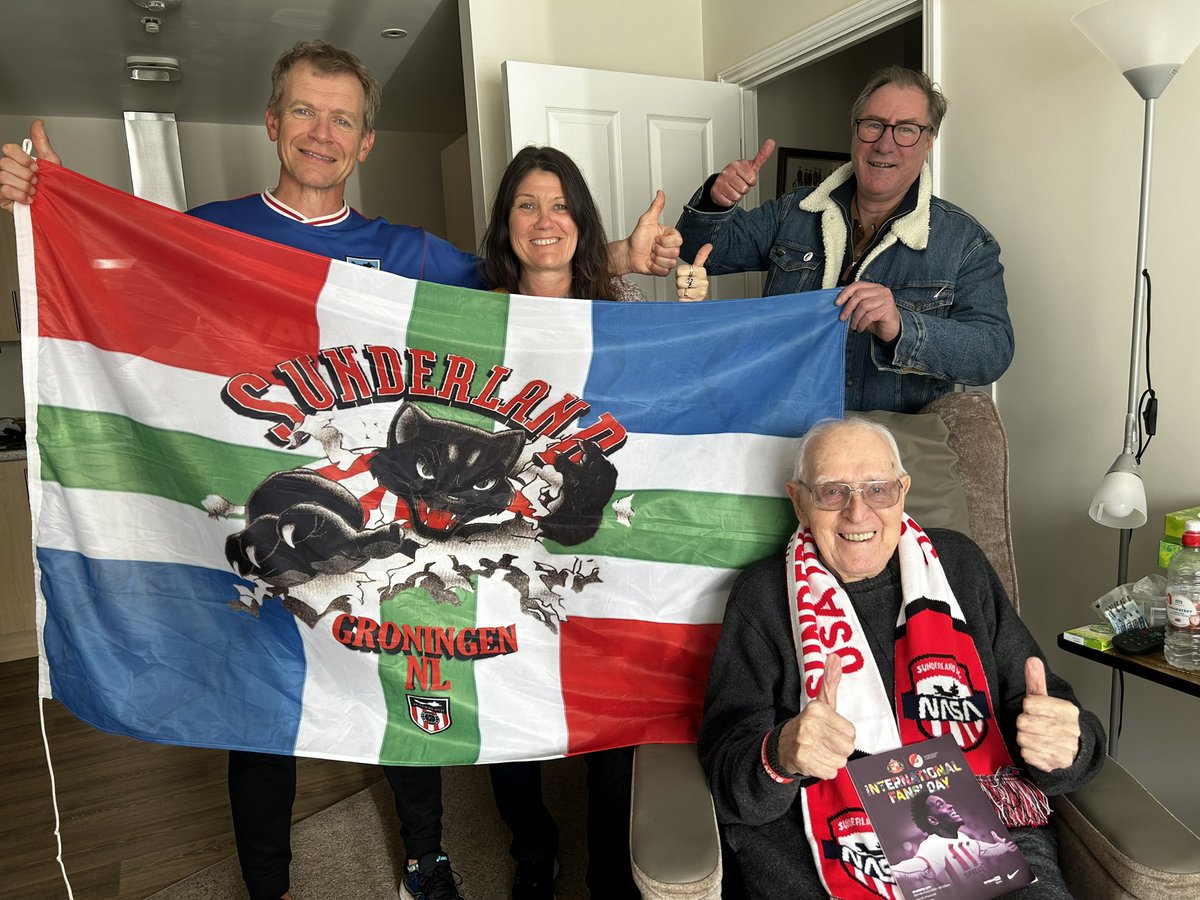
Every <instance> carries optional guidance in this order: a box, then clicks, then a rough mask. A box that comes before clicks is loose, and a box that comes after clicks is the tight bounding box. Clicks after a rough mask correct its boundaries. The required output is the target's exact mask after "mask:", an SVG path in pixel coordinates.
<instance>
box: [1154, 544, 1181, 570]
mask: <svg viewBox="0 0 1200 900" xmlns="http://www.w3.org/2000/svg"><path fill="white" fill-rule="evenodd" d="M1180 547H1182V544H1176V543H1172V542H1171V541H1159V542H1158V567H1159V568H1160V569H1165V568H1166V567H1167V566H1169V565H1170V564H1171V557H1172V556H1174V555H1175V554H1176V553H1178V552H1179V549H1180Z"/></svg>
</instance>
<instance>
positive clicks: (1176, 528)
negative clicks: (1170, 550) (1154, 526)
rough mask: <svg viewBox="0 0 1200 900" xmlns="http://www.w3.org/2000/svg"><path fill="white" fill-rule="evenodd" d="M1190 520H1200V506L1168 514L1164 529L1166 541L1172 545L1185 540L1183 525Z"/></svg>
mask: <svg viewBox="0 0 1200 900" xmlns="http://www.w3.org/2000/svg"><path fill="white" fill-rule="evenodd" d="M1188 519H1200V506H1193V507H1192V508H1191V509H1181V510H1179V511H1178V512H1172V513H1167V521H1166V526H1165V527H1164V528H1163V538H1164V540H1166V541H1169V542H1170V543H1172V544H1178V543H1179V542H1180V541H1181V540H1183V524H1184V523H1185V522H1186V521H1187V520H1188Z"/></svg>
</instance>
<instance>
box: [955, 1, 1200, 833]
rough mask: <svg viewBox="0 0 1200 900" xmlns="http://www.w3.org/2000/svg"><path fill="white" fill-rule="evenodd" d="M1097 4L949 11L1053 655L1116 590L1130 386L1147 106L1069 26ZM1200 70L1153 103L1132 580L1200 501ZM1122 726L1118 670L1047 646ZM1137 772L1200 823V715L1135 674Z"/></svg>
mask: <svg viewBox="0 0 1200 900" xmlns="http://www.w3.org/2000/svg"><path fill="white" fill-rule="evenodd" d="M1087 5H1089V4H1088V2H1087V0H978V2H974V3H944V4H943V10H944V12H943V16H944V18H943V29H944V31H943V33H944V44H943V47H942V65H943V69H942V74H943V79H942V80H943V82H944V84H945V88H946V93H947V95H948V96H949V97H950V101H951V105H950V112H949V114H948V115H947V118H946V125H945V127H944V129H943V132H942V137H941V139H940V140H941V143H942V166H943V169H942V173H943V183H942V185H941V190H940V193H942V194H944V195H945V196H946V197H948V198H949V199H950V200H953V201H955V202H957V203H960V204H961V205H962V206H964V207H966V208H967V209H969V210H970V211H971V212H972V213H974V214H975V215H976V216H978V217H979V218H980V219H981V220H982V221H983V222H984V223H985V224H986V225H987V226H988V227H989V228H990V229H992V230H993V231H994V232H995V234H996V236H997V237H998V239H999V241H1000V244H1001V246H1002V247H1003V248H1004V249H1003V254H1002V257H1001V259H1002V261H1003V262H1004V264H1005V267H1006V283H1007V286H1008V294H1009V305H1010V309H1011V311H1012V317H1013V324H1014V327H1015V330H1016V343H1017V354H1016V358H1015V360H1014V362H1013V364H1012V367H1011V369H1010V370H1009V372H1008V374H1007V375H1005V376H1004V378H1003V380H1002V381H1001V382H1000V386H999V400H1000V407H1001V410H1002V413H1003V416H1004V421H1005V423H1006V425H1007V428H1008V433H1009V439H1010V443H1011V452H1012V494H1013V527H1014V537H1015V541H1016V552H1017V563H1018V566H1019V571H1020V572H1021V593H1022V614H1023V616H1024V618H1025V619H1026V621H1028V622H1029V623H1030V624H1031V626H1032V627H1033V630H1034V632H1035V634H1036V636H1037V637H1038V639H1039V640H1040V641H1041V642H1042V646H1043V647H1047V648H1049V647H1051V645H1052V643H1053V636H1054V634H1055V633H1056V632H1058V631H1061V630H1062V629H1064V628H1067V627H1070V626H1072V625H1075V624H1081V623H1083V622H1086V621H1087V620H1089V619H1090V618H1091V611H1090V609H1089V608H1088V604H1089V603H1090V601H1092V600H1093V599H1095V598H1096V597H1098V596H1100V595H1101V594H1103V593H1104V592H1105V591H1106V590H1108V589H1109V588H1110V587H1111V586H1112V584H1113V583H1114V582H1115V579H1116V560H1117V533H1116V532H1114V531H1110V530H1108V529H1105V528H1102V527H1101V526H1099V525H1096V524H1094V523H1093V522H1092V521H1091V520H1090V519H1089V518H1088V516H1087V507H1088V504H1089V501H1090V499H1091V495H1092V492H1093V490H1094V489H1095V486H1096V484H1097V482H1098V481H1099V479H1100V477H1101V476H1102V475H1103V474H1104V472H1105V470H1106V469H1107V468H1108V466H1109V465H1110V464H1111V463H1112V461H1113V459H1114V458H1115V456H1116V455H1117V452H1118V451H1119V450H1120V448H1121V442H1122V435H1123V430H1122V429H1123V422H1124V414H1125V409H1126V398H1127V387H1128V380H1129V349H1130V330H1131V322H1132V309H1133V306H1132V304H1133V289H1134V263H1135V250H1136V239H1137V212H1138V179H1139V172H1140V166H1141V138H1142V121H1143V119H1142V115H1143V109H1144V104H1143V102H1142V100H1141V99H1140V98H1139V97H1138V95H1137V94H1136V93H1135V92H1134V90H1133V88H1131V87H1130V86H1129V84H1128V83H1127V82H1126V81H1125V79H1124V78H1123V77H1121V75H1120V73H1118V72H1117V70H1116V69H1115V68H1114V67H1113V66H1112V65H1111V64H1110V63H1109V62H1108V61H1107V60H1106V59H1105V58H1104V57H1103V56H1102V55H1101V54H1100V53H1099V51H1097V50H1096V49H1095V48H1094V47H1093V46H1092V45H1091V43H1089V42H1088V41H1087V39H1086V38H1084V37H1083V35H1082V34H1081V33H1079V32H1078V31H1077V30H1076V29H1075V28H1074V26H1072V25H1071V23H1070V17H1071V15H1073V14H1074V13H1075V12H1077V11H1078V10H1080V9H1082V8H1084V7H1085V6H1087ZM1198 106H1200V56H1193V58H1192V60H1191V62H1190V63H1189V64H1188V65H1186V66H1184V67H1183V69H1182V70H1180V73H1179V74H1178V75H1177V76H1176V77H1175V80H1174V81H1173V82H1172V84H1171V85H1170V86H1169V87H1168V88H1167V90H1166V91H1165V93H1164V94H1163V96H1162V98H1161V99H1160V100H1159V101H1158V104H1157V109H1156V124H1157V127H1156V133H1155V143H1156V147H1155V154H1154V179H1153V193H1152V204H1151V210H1150V240H1149V245H1148V246H1149V252H1148V263H1149V268H1150V271H1151V274H1152V277H1153V279H1154V284H1153V298H1152V302H1153V325H1154V329H1153V346H1152V362H1153V363H1154V370H1153V373H1152V375H1153V378H1154V385H1155V389H1156V391H1157V393H1158V396H1159V401H1160V404H1161V405H1160V411H1159V420H1158V431H1159V435H1158V437H1156V438H1155V439H1154V441H1153V443H1152V444H1151V446H1150V448H1149V450H1148V451H1147V453H1146V455H1145V457H1144V459H1143V464H1142V469H1143V477H1144V480H1145V483H1146V489H1147V495H1148V499H1149V510H1150V512H1149V522H1148V523H1147V524H1146V526H1145V527H1143V528H1141V529H1139V530H1138V531H1136V532H1135V535H1134V541H1133V549H1132V556H1131V561H1130V575H1131V577H1140V576H1142V575H1144V574H1147V573H1148V572H1150V571H1152V570H1153V569H1154V567H1155V565H1156V550H1157V541H1158V536H1159V535H1160V534H1161V533H1162V525H1163V515H1164V513H1166V512H1168V511H1170V510H1174V509H1182V508H1184V507H1187V506H1193V505H1196V504H1197V503H1200V474H1198V473H1197V470H1189V469H1188V468H1187V466H1188V464H1189V463H1193V462H1194V461H1195V460H1196V459H1197V458H1200V457H1198V453H1197V447H1200V402H1198V400H1197V397H1198V396H1200V394H1198V393H1197V391H1196V390H1195V389H1194V388H1193V387H1192V384H1191V383H1192V382H1194V377H1193V374H1192V368H1191V366H1189V365H1188V362H1189V361H1190V360H1191V359H1194V358H1195V356H1196V339H1195V335H1194V334H1193V333H1191V331H1190V329H1189V328H1188V326H1187V324H1186V323H1187V322H1188V319H1187V316H1188V315H1189V314H1190V312H1191V311H1194V310H1195V303H1196V295H1195V287H1194V280H1195V279H1194V278H1193V273H1192V271H1191V266H1190V262H1189V261H1190V260H1192V259H1194V257H1195V249H1194V243H1195V237H1194V234H1193V229H1192V227H1191V222H1192V218H1193V213H1194V209H1195V202H1196V185H1197V179H1196V174H1195V160H1194V157H1195V148H1196V145H1197V142H1198V141H1200V122H1198V121H1197V119H1196V115H1195V111H1196V109H1197V107H1198ZM1047 652H1048V653H1049V655H1050V660H1051V663H1052V664H1053V665H1054V666H1055V667H1056V668H1058V669H1059V670H1061V671H1062V672H1063V673H1064V674H1065V675H1067V677H1068V678H1069V679H1070V680H1071V681H1072V683H1073V684H1074V685H1075V687H1076V689H1077V690H1078V691H1079V693H1080V695H1081V697H1082V698H1083V700H1084V701H1085V703H1086V704H1087V705H1088V706H1090V707H1091V708H1092V709H1094V710H1097V711H1100V712H1101V718H1102V719H1103V720H1104V721H1106V722H1107V704H1108V682H1109V679H1108V670H1107V669H1104V670H1101V668H1100V667H1098V666H1095V665H1093V664H1091V663H1088V662H1086V661H1083V660H1078V659H1075V658H1068V657H1066V656H1065V655H1064V654H1062V653H1061V652H1060V651H1057V650H1054V649H1048V651H1047ZM1126 685H1127V692H1126V702H1125V728H1124V732H1123V735H1122V738H1121V746H1120V758H1121V760H1122V762H1124V763H1126V765H1127V766H1128V767H1129V768H1130V769H1131V770H1132V771H1133V773H1134V774H1135V775H1136V776H1137V777H1138V778H1140V779H1142V780H1143V781H1144V782H1145V783H1146V784H1147V786H1148V787H1150V789H1151V790H1152V791H1154V792H1155V793H1156V794H1157V795H1158V796H1159V797H1160V798H1162V799H1163V800H1164V801H1165V802H1166V803H1167V805H1168V806H1169V807H1170V808H1171V809H1172V810H1173V811H1174V812H1175V813H1176V814H1177V815H1179V816H1180V817H1181V818H1182V819H1184V820H1185V821H1186V822H1187V823H1188V824H1190V825H1191V827H1192V828H1194V829H1196V828H1200V779H1196V778H1193V777H1190V773H1191V772H1193V771H1194V770H1195V748H1196V746H1197V744H1198V742H1200V724H1197V723H1200V707H1198V706H1197V701H1196V699H1195V698H1192V697H1182V696H1180V695H1179V694H1176V693H1172V692H1170V691H1168V690H1166V689H1165V688H1161V687H1158V686H1156V685H1153V684H1149V683H1147V682H1145V681H1142V680H1140V679H1137V678H1128V679H1126Z"/></svg>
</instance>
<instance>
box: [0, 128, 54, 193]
mask: <svg viewBox="0 0 1200 900" xmlns="http://www.w3.org/2000/svg"><path fill="white" fill-rule="evenodd" d="M29 137H30V140H31V142H32V143H33V152H34V153H36V154H37V157H36V158H35V157H32V156H30V155H29V154H28V153H26V152H25V151H24V149H22V147H21V145H20V144H5V145H4V146H3V147H0V209H3V210H4V211H5V212H12V205H13V203H30V202H32V200H33V195H34V194H36V193H37V188H36V187H35V185H36V184H37V161H38V160H39V159H44V160H47V161H48V162H52V163H58V162H60V160H59V158H58V154H57V153H55V152H54V148H53V147H52V146H50V139H49V138H48V137H46V125H45V123H44V122H42V120H41V119H34V120H33V124H32V125H30V126H29Z"/></svg>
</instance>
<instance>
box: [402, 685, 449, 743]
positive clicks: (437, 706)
mask: <svg viewBox="0 0 1200 900" xmlns="http://www.w3.org/2000/svg"><path fill="white" fill-rule="evenodd" d="M406 696H407V697H408V717H409V718H410V719H412V723H413V724H414V725H416V726H417V727H418V728H420V729H421V730H422V731H424V732H426V733H427V734H439V733H441V732H443V731H445V730H446V729H447V728H449V727H450V725H451V721H450V698H449V697H414V696H413V695H412V694H407V695H406Z"/></svg>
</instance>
